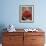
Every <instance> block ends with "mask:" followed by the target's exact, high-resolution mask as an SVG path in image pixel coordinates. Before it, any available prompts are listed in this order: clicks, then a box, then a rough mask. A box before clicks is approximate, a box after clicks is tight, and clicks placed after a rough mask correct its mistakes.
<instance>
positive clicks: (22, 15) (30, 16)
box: [19, 5, 34, 23]
mask: <svg viewBox="0 0 46 46" xmlns="http://www.w3.org/2000/svg"><path fill="white" fill-rule="evenodd" d="M19 21H20V22H22V23H23V22H26V23H29V22H30V23H31V22H34V5H20V6H19Z"/></svg>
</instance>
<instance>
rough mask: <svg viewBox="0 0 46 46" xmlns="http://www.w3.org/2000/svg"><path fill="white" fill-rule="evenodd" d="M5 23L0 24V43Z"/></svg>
mask: <svg viewBox="0 0 46 46" xmlns="http://www.w3.org/2000/svg"><path fill="white" fill-rule="evenodd" d="M4 28H6V27H5V25H4V24H0V43H2V36H3V34H2V33H3V32H5V31H6V30H4Z"/></svg>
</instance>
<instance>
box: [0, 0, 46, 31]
mask: <svg viewBox="0 0 46 46" xmlns="http://www.w3.org/2000/svg"><path fill="white" fill-rule="evenodd" d="M35 2H36V3H34V5H35V6H34V22H33V23H20V22H19V5H25V4H28V5H32V4H33V3H32V0H0V31H1V29H2V28H4V27H7V26H8V25H9V24H13V25H14V26H15V27H16V28H37V27H40V28H42V29H43V30H44V31H45V32H46V5H45V4H46V0H36V1H35Z"/></svg>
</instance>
